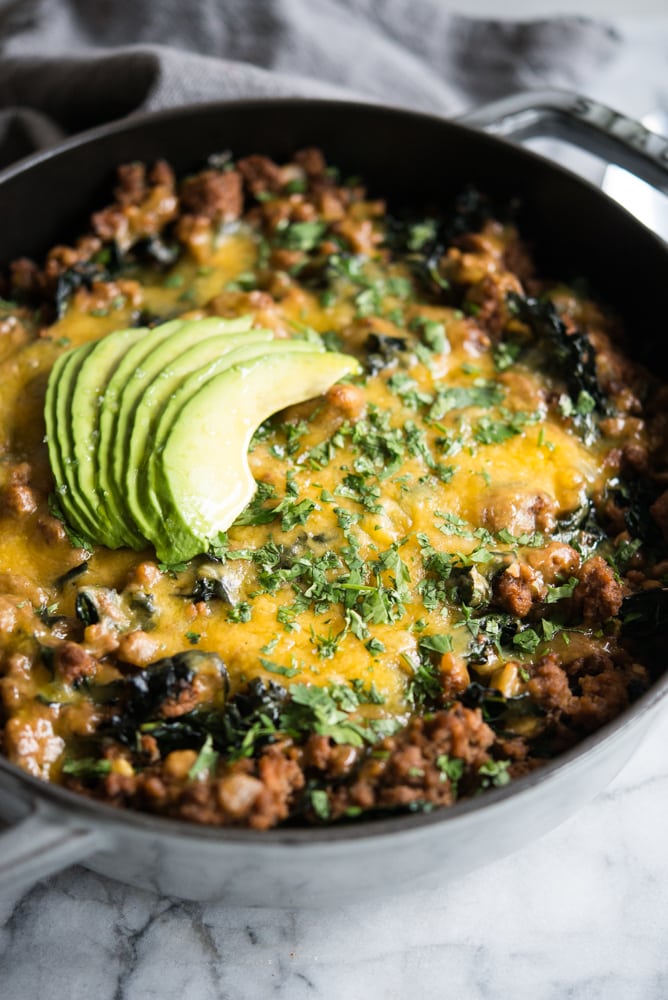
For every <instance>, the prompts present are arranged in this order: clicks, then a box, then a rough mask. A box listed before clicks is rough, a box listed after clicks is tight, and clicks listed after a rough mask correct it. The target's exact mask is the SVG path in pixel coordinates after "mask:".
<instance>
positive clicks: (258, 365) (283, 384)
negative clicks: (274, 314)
mask: <svg viewBox="0 0 668 1000" xmlns="http://www.w3.org/2000/svg"><path fill="white" fill-rule="evenodd" d="M273 347H275V348H278V350H270V348H273ZM281 348H283V349H282V350H281ZM358 371H359V365H358V363H357V361H355V359H354V358H352V357H349V356H348V355H344V354H335V353H327V352H323V353H317V352H314V351H312V350H311V351H309V352H295V351H288V350H285V345H282V344H280V343H274V344H269V345H267V347H266V348H265V351H264V353H263V354H262V355H260V356H258V357H256V358H254V359H251V360H249V361H247V362H243V363H239V364H235V365H233V366H232V367H230V368H227V369H226V370H225V371H223V372H222V373H221V374H219V375H216V376H214V378H212V379H209V381H208V382H205V383H204V385H203V386H202V387H201V388H200V389H199V391H197V392H195V394H194V395H192V396H191V397H190V398H189V399H188V400H187V402H185V403H184V405H183V406H182V407H181V408H180V410H179V411H178V414H177V416H176V418H175V419H174V421H173V423H172V425H171V427H170V429H169V431H168V433H167V437H166V439H165V441H164V445H163V447H162V448H161V449H160V450H159V451H158V452H156V453H155V456H156V457H155V462H154V463H153V466H154V475H155V487H156V489H157V493H158V496H159V497H160V499H161V504H162V508H163V512H164V515H165V522H166V523H165V525H164V527H163V526H162V525H161V526H160V527H161V530H160V532H158V533H156V537H155V538H154V539H152V541H154V543H155V546H156V551H157V554H158V557H159V558H160V559H161V560H162V561H164V562H167V563H173V562H181V561H183V560H187V559H191V558H192V557H193V556H195V555H198V554H199V553H202V552H206V551H207V549H208V548H209V546H210V544H211V541H212V540H213V539H215V538H216V537H217V536H218V534H219V533H220V532H222V531H226V530H227V528H229V527H230V525H231V524H232V522H233V521H234V519H235V518H236V517H237V516H238V515H239V514H240V513H241V511H242V510H243V509H244V507H245V506H246V505H247V504H248V502H249V501H250V500H251V498H252V496H253V493H254V492H255V481H254V479H253V476H252V475H251V471H250V466H249V464H248V446H249V444H250V440H251V437H252V435H253V433H254V431H255V430H256V428H257V427H258V426H259V425H260V424H261V423H262V421H264V420H266V419H267V417H269V416H271V414H272V413H275V412H276V411H277V410H282V409H283V408H284V407H286V406H289V405H291V404H294V403H299V402H303V401H304V400H306V399H311V398H312V397H314V396H318V395H320V394H322V393H323V392H325V391H326V390H327V389H329V388H330V386H332V385H333V384H334V383H335V382H337V381H338V380H339V379H340V378H343V376H344V375H348V374H351V373H356V372H358ZM165 529H166V531H165ZM165 534H166V536H167V538H166V541H165Z"/></svg>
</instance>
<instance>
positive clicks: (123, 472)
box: [112, 329, 273, 534]
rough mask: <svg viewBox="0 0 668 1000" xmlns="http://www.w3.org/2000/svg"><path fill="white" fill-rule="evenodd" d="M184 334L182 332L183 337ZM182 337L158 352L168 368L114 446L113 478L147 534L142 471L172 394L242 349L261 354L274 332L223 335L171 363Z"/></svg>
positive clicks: (150, 387) (218, 367)
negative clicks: (190, 378) (175, 345)
mask: <svg viewBox="0 0 668 1000" xmlns="http://www.w3.org/2000/svg"><path fill="white" fill-rule="evenodd" d="M183 332H184V331H181V333H183ZM181 333H179V334H175V335H174V336H173V337H171V338H169V339H168V340H167V341H165V342H164V343H163V344H161V345H160V347H159V348H158V351H159V352H160V354H162V355H165V356H164V357H163V359H162V363H163V364H164V367H161V368H159V369H158V371H159V373H158V374H157V375H156V376H155V377H154V378H153V380H152V381H151V382H150V383H149V384H148V385H147V386H146V388H145V389H144V391H143V393H142V395H141V396H140V398H139V400H138V402H137V405H136V407H135V410H134V414H133V416H132V421H131V424H130V426H129V428H128V430H127V432H126V437H125V438H122V437H121V433H120V432H119V435H118V437H117V439H116V442H115V445H114V463H113V470H112V475H113V479H114V483H115V486H116V487H117V489H118V490H119V492H121V493H122V494H123V496H124V497H125V503H126V505H127V508H128V510H129V512H130V515H131V516H132V518H133V520H134V522H135V524H136V525H137V527H138V528H139V530H140V531H142V532H143V533H144V534H145V533H146V532H147V531H150V530H151V527H150V519H148V517H147V515H148V511H147V510H146V508H145V506H144V502H143V499H141V496H140V494H141V493H142V490H141V486H142V483H141V477H142V471H143V469H144V468H145V467H146V465H147V458H148V454H149V449H150V448H151V447H152V446H153V443H154V441H155V432H156V428H157V425H158V421H159V419H160V415H161V413H162V410H163V408H164V406H165V405H166V404H167V403H168V402H169V399H170V397H171V396H172V394H173V393H174V392H175V391H176V390H177V389H178V388H179V386H180V385H181V384H182V383H183V382H184V380H185V379H186V378H187V377H188V376H189V375H191V374H192V373H193V372H197V371H199V370H200V369H202V368H204V369H206V368H207V367H208V368H209V369H212V370H211V374H212V375H213V374H215V373H216V372H218V371H220V370H221V367H222V366H223V364H222V359H223V358H224V356H225V355H227V354H229V353H231V352H234V353H235V355H238V349H240V348H246V349H247V348H249V347H251V346H253V351H252V352H251V355H252V354H253V353H254V351H255V346H256V345H258V350H259V349H262V348H263V346H264V345H265V344H266V343H268V342H269V341H271V340H272V338H273V333H272V331H271V330H258V329H255V330H254V329H250V330H244V332H243V333H228V332H225V333H221V334H219V335H218V336H216V337H211V338H209V339H208V340H204V341H202V342H200V343H197V344H194V345H193V346H191V347H189V348H188V350H187V351H184V352H183V353H181V354H178V355H177V356H176V357H172V358H171V359H170V358H169V357H168V356H166V352H167V351H168V348H169V346H170V345H171V343H172V341H173V340H174V339H175V338H176V337H180V336H181Z"/></svg>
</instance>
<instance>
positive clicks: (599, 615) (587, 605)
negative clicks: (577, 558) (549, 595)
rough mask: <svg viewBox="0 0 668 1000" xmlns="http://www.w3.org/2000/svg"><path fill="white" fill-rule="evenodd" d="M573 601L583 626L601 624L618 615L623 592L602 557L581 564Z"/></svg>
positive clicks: (595, 557) (612, 571)
mask: <svg viewBox="0 0 668 1000" xmlns="http://www.w3.org/2000/svg"><path fill="white" fill-rule="evenodd" d="M577 575H578V579H579V581H580V582H579V583H578V585H577V587H576V588H575V591H574V593H573V599H574V602H575V605H576V607H577V608H578V610H579V612H580V614H581V616H582V620H583V622H584V624H585V625H597V624H601V623H602V622H605V621H607V620H608V618H611V617H612V616H613V615H616V614H618V612H619V609H620V608H621V606H622V600H623V597H624V591H623V588H622V585H621V584H620V582H619V581H618V580H617V578H616V576H615V572H614V570H613V569H612V567H611V566H610V565H608V563H607V562H606V561H605V559H603V557H602V556H594V557H593V558H591V559H588V560H587V562H585V563H583V565H582V567H581V569H580V570H579V572H578V574H577Z"/></svg>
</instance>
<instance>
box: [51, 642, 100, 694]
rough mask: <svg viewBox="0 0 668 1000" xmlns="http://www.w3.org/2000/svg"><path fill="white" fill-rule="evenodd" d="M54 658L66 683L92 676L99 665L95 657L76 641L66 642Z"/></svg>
mask: <svg viewBox="0 0 668 1000" xmlns="http://www.w3.org/2000/svg"><path fill="white" fill-rule="evenodd" d="M54 659H55V667H56V670H57V672H58V673H59V675H60V676H61V677H62V678H63V680H64V681H65V683H66V684H74V683H75V682H76V681H80V680H82V679H83V678H84V677H92V676H93V674H95V672H96V670H97V666H98V664H97V660H96V659H95V657H94V656H92V655H91V653H89V652H88V651H87V650H85V649H84V648H83V647H82V646H80V645H79V644H78V643H76V642H64V643H63V644H62V646H59V647H58V649H57V650H56V653H55V658H54Z"/></svg>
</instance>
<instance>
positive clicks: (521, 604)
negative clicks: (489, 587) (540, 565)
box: [494, 562, 545, 618]
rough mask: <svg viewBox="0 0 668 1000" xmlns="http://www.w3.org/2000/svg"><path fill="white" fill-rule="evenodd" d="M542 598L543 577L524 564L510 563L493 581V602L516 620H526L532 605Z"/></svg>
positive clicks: (543, 594) (543, 593)
mask: <svg viewBox="0 0 668 1000" xmlns="http://www.w3.org/2000/svg"><path fill="white" fill-rule="evenodd" d="M544 597H545V584H544V583H543V577H542V576H541V574H540V573H539V572H538V571H537V570H535V569H532V568H531V566H528V565H527V564H526V563H521V562H513V563H511V564H510V566H508V568H507V569H505V570H504V571H503V573H501V574H500V576H498V577H497V579H496V580H495V581H494V600H495V601H496V603H497V604H498V605H499V607H501V608H503V610H504V611H507V612H508V613H509V614H511V615H516V616H517V617H518V618H526V617H527V615H528V614H529V612H530V611H531V610H532V608H533V606H534V604H535V603H539V602H540V601H542V599H543V598H544Z"/></svg>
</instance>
